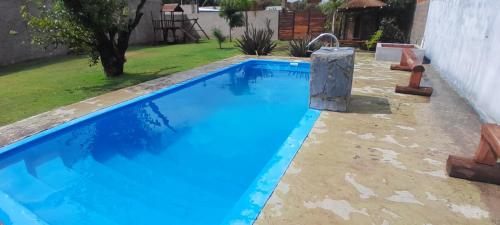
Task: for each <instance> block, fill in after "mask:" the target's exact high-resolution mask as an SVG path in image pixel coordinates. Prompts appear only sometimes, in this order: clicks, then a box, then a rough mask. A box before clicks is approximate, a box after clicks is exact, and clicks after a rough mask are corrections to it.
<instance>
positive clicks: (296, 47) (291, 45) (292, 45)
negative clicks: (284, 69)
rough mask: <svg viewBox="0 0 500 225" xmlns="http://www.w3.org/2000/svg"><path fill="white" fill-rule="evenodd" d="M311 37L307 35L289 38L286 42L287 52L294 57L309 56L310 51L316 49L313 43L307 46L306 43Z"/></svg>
mask: <svg viewBox="0 0 500 225" xmlns="http://www.w3.org/2000/svg"><path fill="white" fill-rule="evenodd" d="M311 40H312V37H311V36H309V35H307V36H305V37H304V38H302V39H296V40H291V41H290V42H288V51H289V52H288V54H289V55H290V56H295V57H309V56H310V55H311V52H310V51H309V50H311V51H314V50H316V49H318V47H317V45H315V44H313V45H312V46H310V47H309V48H307V47H306V46H307V44H309V42H311Z"/></svg>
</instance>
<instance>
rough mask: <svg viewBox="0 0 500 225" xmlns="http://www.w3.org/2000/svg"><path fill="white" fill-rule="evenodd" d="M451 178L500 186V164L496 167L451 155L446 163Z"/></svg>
mask: <svg viewBox="0 0 500 225" xmlns="http://www.w3.org/2000/svg"><path fill="white" fill-rule="evenodd" d="M446 171H447V172H448V175H450V177H456V178H461V179H467V180H472V181H480V182H485V183H491V184H499V185H500V164H498V163H496V164H495V165H494V166H490V165H485V164H481V163H476V162H475V161H474V160H472V159H468V158H464V157H459V156H454V155H450V156H449V157H448V160H447V161H446Z"/></svg>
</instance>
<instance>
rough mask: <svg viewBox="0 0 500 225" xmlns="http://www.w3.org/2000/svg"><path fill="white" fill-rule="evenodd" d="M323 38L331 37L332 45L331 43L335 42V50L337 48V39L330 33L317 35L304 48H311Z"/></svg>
mask: <svg viewBox="0 0 500 225" xmlns="http://www.w3.org/2000/svg"><path fill="white" fill-rule="evenodd" d="M324 36H329V37H331V38H332V44H333V41H335V48H339V39H338V38H337V37H336V36H335V35H334V34H332V33H322V34H320V35H318V36H317V37H316V38H314V39H313V40H312V41H311V42H309V44H307V45H306V48H309V46H311V45H312V44H314V43H315V42H317V41H318V40H319V39H321V38H322V37H324Z"/></svg>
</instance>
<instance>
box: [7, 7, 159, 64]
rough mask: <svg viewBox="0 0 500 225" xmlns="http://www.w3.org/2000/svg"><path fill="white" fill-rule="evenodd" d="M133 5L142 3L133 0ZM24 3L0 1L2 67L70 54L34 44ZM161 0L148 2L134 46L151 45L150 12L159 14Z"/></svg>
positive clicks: (133, 37) (135, 36) (133, 42)
mask: <svg viewBox="0 0 500 225" xmlns="http://www.w3.org/2000/svg"><path fill="white" fill-rule="evenodd" d="M130 1H131V2H132V3H136V2H138V0H130ZM23 3H24V1H22V0H0V12H2V14H1V16H0V66H3V65H7V64H13V63H17V62H22V61H27V60H32V59H39V58H46V57H51V56H55V55H63V54H66V53H67V51H66V49H65V48H63V47H62V48H58V49H54V48H52V49H48V50H44V49H42V48H41V47H39V46H34V45H31V44H30V35H29V33H28V31H27V29H26V23H25V22H24V21H23V19H22V18H21V15H20V13H19V8H20V7H21V4H23ZM160 7H161V0H148V1H147V3H146V5H145V7H144V10H143V12H144V17H143V18H142V20H141V23H140V24H139V26H138V27H137V28H136V30H135V31H134V33H133V34H132V37H131V43H132V44H143V43H151V42H152V38H153V30H152V24H151V16H150V11H155V12H157V11H159V10H160Z"/></svg>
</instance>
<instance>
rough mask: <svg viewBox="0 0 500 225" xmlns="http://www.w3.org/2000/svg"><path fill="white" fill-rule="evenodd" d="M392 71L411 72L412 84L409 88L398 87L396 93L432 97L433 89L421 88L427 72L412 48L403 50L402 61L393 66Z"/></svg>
mask: <svg viewBox="0 0 500 225" xmlns="http://www.w3.org/2000/svg"><path fill="white" fill-rule="evenodd" d="M391 70H402V71H410V72H411V76H410V83H409V84H408V86H400V85H396V92H397V93H403V94H412V95H422V96H431V95H432V91H433V90H432V87H420V81H421V80H422V75H423V73H424V71H425V68H424V66H422V61H421V60H418V59H417V56H416V55H415V53H414V52H413V51H412V50H411V48H403V49H402V53H401V61H400V62H399V64H393V65H391Z"/></svg>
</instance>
